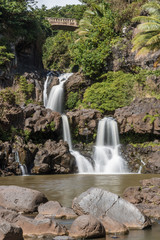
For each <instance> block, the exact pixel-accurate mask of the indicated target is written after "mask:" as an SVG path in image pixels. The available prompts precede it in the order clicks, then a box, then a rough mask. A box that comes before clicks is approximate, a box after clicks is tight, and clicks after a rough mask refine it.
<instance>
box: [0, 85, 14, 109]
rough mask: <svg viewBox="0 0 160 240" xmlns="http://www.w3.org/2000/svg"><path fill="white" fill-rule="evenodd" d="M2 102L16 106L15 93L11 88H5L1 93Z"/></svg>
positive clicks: (0, 100)
mask: <svg viewBox="0 0 160 240" xmlns="http://www.w3.org/2000/svg"><path fill="white" fill-rule="evenodd" d="M0 102H1V103H8V104H11V105H14V104H15V102H16V98H15V93H14V92H13V90H12V89H10V88H5V89H3V90H1V91H0Z"/></svg>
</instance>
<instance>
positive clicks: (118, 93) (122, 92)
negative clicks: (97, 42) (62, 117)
mask: <svg viewBox="0 0 160 240" xmlns="http://www.w3.org/2000/svg"><path fill="white" fill-rule="evenodd" d="M103 78H105V80H104V81H103V82H101V83H95V84H93V85H92V86H91V87H89V88H87V90H86V91H85V93H84V98H83V102H82V104H83V106H84V107H85V108H95V109H97V110H99V111H101V112H103V113H104V112H107V111H109V112H110V111H114V110H115V109H117V108H119V107H123V106H126V105H128V104H129V103H130V102H131V101H132V99H133V93H132V88H133V84H134V81H135V79H134V75H132V74H129V73H123V72H122V71H118V72H108V73H107V74H105V75H104V76H103Z"/></svg>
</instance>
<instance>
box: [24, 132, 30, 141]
mask: <svg viewBox="0 0 160 240" xmlns="http://www.w3.org/2000/svg"><path fill="white" fill-rule="evenodd" d="M30 134H31V131H30V130H28V129H25V130H24V139H25V141H26V142H28V140H29V139H30Z"/></svg>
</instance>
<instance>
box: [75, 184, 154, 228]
mask: <svg viewBox="0 0 160 240" xmlns="http://www.w3.org/2000/svg"><path fill="white" fill-rule="evenodd" d="M72 207H73V210H74V211H75V212H76V213H77V214H78V215H83V214H92V215H93V216H95V217H101V216H105V215H106V216H108V217H110V218H111V219H114V220H116V221H118V222H120V223H122V224H124V225H125V226H126V227H127V228H132V229H143V228H145V227H148V226H150V221H149V219H148V218H147V217H146V216H145V215H143V214H142V213H141V212H140V211H139V209H138V208H136V207H135V206H134V205H133V204H130V203H129V202H128V201H126V200H124V199H122V198H120V197H119V196H118V195H116V194H113V193H111V192H108V191H104V190H102V189H98V188H90V189H88V190H87V191H86V192H84V193H82V194H81V195H80V196H79V197H77V198H75V199H74V200H73V203H72Z"/></svg>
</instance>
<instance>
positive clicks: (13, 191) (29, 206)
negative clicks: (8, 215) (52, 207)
mask: <svg viewBox="0 0 160 240" xmlns="http://www.w3.org/2000/svg"><path fill="white" fill-rule="evenodd" d="M47 201H48V200H47V198H46V197H45V195H44V194H42V193H41V192H39V191H36V190H32V189H29V188H23V187H17V186H0V206H2V207H4V208H7V209H12V210H15V211H18V212H24V213H31V212H35V211H36V210H37V208H38V206H39V205H40V204H41V203H45V202H47Z"/></svg>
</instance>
